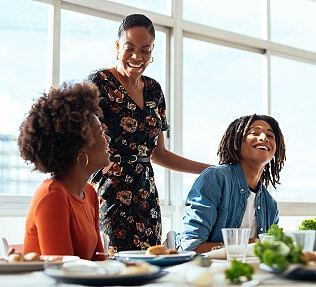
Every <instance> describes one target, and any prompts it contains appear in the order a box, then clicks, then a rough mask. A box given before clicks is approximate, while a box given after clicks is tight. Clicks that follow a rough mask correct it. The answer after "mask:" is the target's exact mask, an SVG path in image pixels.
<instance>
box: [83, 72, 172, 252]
mask: <svg viewBox="0 0 316 287" xmlns="http://www.w3.org/2000/svg"><path fill="white" fill-rule="evenodd" d="M142 77H143V80H144V83H145V85H144V103H145V104H144V108H143V109H141V108H139V107H138V106H137V105H136V104H135V102H134V101H133V100H132V99H131V98H130V97H129V95H128V93H127V91H126V90H125V88H124V87H123V86H122V85H121V83H120V82H119V81H118V80H117V79H116V78H115V77H114V75H113V74H112V73H111V72H110V70H109V69H103V70H98V71H96V72H93V73H92V74H91V75H90V76H89V77H88V79H89V80H90V81H92V82H94V83H95V84H96V85H97V86H98V88H99V91H100V96H101V100H100V107H101V108H102V110H103V113H104V118H103V120H102V122H103V123H105V125H106V126H107V128H108V135H109V136H110V137H111V141H110V152H111V153H112V154H113V155H120V156H122V157H126V156H131V155H137V156H139V157H149V156H150V155H151V153H152V151H153V149H154V148H155V147H156V145H157V140H158V136H159V134H160V132H161V131H165V130H167V128H168V126H167V119H166V114H165V111H166V105H165V98H164V95H163V92H162V89H161V87H160V85H159V83H158V82H157V81H155V80H153V79H151V78H149V77H146V76H142ZM92 183H97V185H96V188H97V190H98V194H99V196H100V229H101V231H103V232H105V233H106V234H107V235H108V236H109V240H110V242H109V245H110V246H111V247H112V248H113V249H114V250H117V251H122V250H137V249H146V248H148V247H149V246H152V245H156V244H161V212H160V205H159V198H158V191H157V188H156V185H155V180H154V171H153V168H152V165H151V163H150V162H137V161H136V162H133V161H130V160H127V161H125V162H115V163H114V164H113V165H112V166H111V168H110V169H109V170H108V171H107V172H106V174H102V172H101V171H100V172H98V173H97V174H96V175H95V176H94V178H93V180H92Z"/></svg>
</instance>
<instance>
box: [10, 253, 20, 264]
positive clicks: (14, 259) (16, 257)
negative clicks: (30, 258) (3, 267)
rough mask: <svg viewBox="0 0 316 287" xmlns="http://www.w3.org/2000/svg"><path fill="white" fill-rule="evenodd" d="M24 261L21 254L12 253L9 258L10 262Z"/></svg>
mask: <svg viewBox="0 0 316 287" xmlns="http://www.w3.org/2000/svg"><path fill="white" fill-rule="evenodd" d="M21 261H24V258H23V255H22V254H21V253H12V254H10V255H9V256H8V262H21Z"/></svg>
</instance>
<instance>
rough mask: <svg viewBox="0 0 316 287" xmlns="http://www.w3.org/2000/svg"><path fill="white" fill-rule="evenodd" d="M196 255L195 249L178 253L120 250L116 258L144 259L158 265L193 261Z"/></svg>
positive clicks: (128, 259) (124, 259)
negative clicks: (163, 253)
mask: <svg viewBox="0 0 316 287" xmlns="http://www.w3.org/2000/svg"><path fill="white" fill-rule="evenodd" d="M195 255H196V252H194V251H179V253H178V254H168V255H146V251H145V250H132V251H120V252H118V253H115V258H116V259H118V260H121V261H135V260H142V261H146V262H149V263H150V264H154V265H158V266H167V265H175V264H180V263H184V262H187V261H191V260H192V259H193V257H194V256H195Z"/></svg>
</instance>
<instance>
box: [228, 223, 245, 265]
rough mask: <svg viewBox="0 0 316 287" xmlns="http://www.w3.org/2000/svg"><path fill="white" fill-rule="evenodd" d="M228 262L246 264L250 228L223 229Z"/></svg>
mask: <svg viewBox="0 0 316 287" xmlns="http://www.w3.org/2000/svg"><path fill="white" fill-rule="evenodd" d="M222 234H223V239H224V246H225V252H226V257H227V260H232V259H237V260H238V261H241V262H245V261H246V255H247V246H248V241H249V235H250V228H222Z"/></svg>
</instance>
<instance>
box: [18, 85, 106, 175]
mask: <svg viewBox="0 0 316 287" xmlns="http://www.w3.org/2000/svg"><path fill="white" fill-rule="evenodd" d="M93 115H96V116H98V117H100V116H102V110H101V109H100V107H99V90H98V88H97V87H96V85H95V84H93V83H91V82H87V81H85V82H83V83H72V82H69V83H67V82H64V83H63V84H62V85H61V86H60V87H58V88H51V89H50V90H49V93H48V94H46V93H43V95H42V96H41V97H40V98H39V99H38V100H37V101H36V102H35V103H34V104H33V105H32V107H31V109H30V111H29V113H28V115H27V117H26V119H25V120H24V121H23V123H22V124H21V126H20V135H19V138H18V145H19V150H20V154H21V157H22V158H23V159H24V160H25V161H26V162H31V163H33V164H34V165H35V168H34V170H39V171H41V172H44V173H51V174H54V175H56V174H60V173H63V172H64V171H65V170H67V169H68V168H69V167H70V166H72V165H73V164H74V162H75V160H76V158H77V156H78V153H79V151H80V149H81V148H83V147H85V146H91V145H93V143H94V137H93V134H92V131H91V123H92V120H93Z"/></svg>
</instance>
